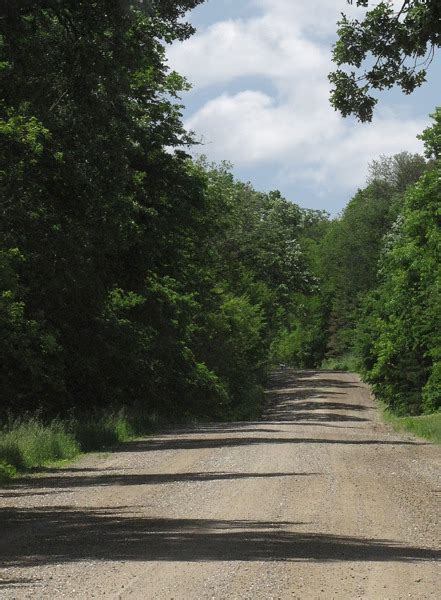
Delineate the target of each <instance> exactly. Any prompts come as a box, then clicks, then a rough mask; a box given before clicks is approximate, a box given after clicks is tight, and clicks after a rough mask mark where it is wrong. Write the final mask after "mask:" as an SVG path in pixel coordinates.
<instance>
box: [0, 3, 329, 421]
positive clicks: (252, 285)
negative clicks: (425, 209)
mask: <svg viewBox="0 0 441 600" xmlns="http://www.w3.org/2000/svg"><path fill="white" fill-rule="evenodd" d="M198 3H199V2H198V0H186V1H181V2H173V3H169V2H166V3H164V2H143V3H136V4H134V5H133V6H132V5H131V4H130V3H128V2H127V3H126V2H119V3H115V2H113V1H111V0H100V1H98V2H94V3H90V2H83V1H79V2H78V1H75V2H72V1H69V0H62V1H59V0H48V1H47V2H44V3H40V2H29V1H26V2H18V3H14V5H11V6H8V8H7V10H5V12H4V14H3V15H2V16H3V18H2V19H1V21H0V26H1V28H2V32H1V35H2V38H1V39H2V44H1V53H2V58H1V78H2V84H3V85H2V89H3V90H4V92H3V95H2V98H1V104H0V111H1V117H2V122H1V131H0V136H1V137H0V140H1V161H2V167H1V172H2V182H1V185H2V229H1V244H2V250H1V254H0V279H1V285H2V296H1V303H0V331H1V336H2V346H1V357H0V359H1V360H0V364H1V367H0V369H1V373H0V375H1V377H0V379H1V383H0V394H1V398H2V407H1V409H2V412H3V413H4V414H6V412H11V413H12V414H13V415H14V414H18V415H22V414H24V413H25V412H33V411H35V410H38V411H41V414H42V415H43V416H44V417H45V418H47V417H52V416H63V417H66V416H70V415H74V416H75V415H77V414H81V413H84V412H90V411H91V410H97V409H102V410H106V411H109V410H110V411H113V410H119V408H120V407H122V406H125V407H132V408H136V409H142V411H144V412H145V413H148V414H150V415H154V414H156V413H161V414H165V415H168V416H169V417H172V418H175V417H180V416H185V415H197V416H202V417H208V416H210V417H214V416H216V417H229V416H232V415H246V414H253V413H255V412H256V411H257V410H258V405H259V399H260V397H261V387H260V383H261V381H262V379H263V376H264V370H265V365H266V363H267V361H268V357H269V353H270V348H271V347H272V343H273V342H274V340H275V339H276V338H277V337H278V336H279V334H280V331H281V330H282V329H283V330H284V331H285V330H286V331H288V329H289V327H290V322H291V320H292V319H293V315H295V314H296V312H298V311H299V310H300V309H299V306H298V305H299V301H298V299H297V297H296V295H298V297H302V298H303V296H305V297H306V296H307V295H308V294H309V293H310V291H311V289H312V286H313V285H314V282H313V278H312V277H311V276H310V273H309V264H308V260H307V259H306V257H305V252H304V251H303V249H302V247H301V238H302V237H305V236H306V237H307V235H308V234H307V231H308V229H311V228H313V227H314V220H317V219H319V218H320V217H319V215H315V213H313V212H312V211H302V210H300V209H299V208H298V207H297V206H295V205H293V204H291V203H289V202H287V201H286V200H284V199H283V198H281V197H280V194H278V193H277V192H274V193H271V194H259V193H257V192H255V191H254V190H253V189H252V188H251V187H250V186H249V185H244V184H241V183H238V182H235V181H234V179H233V177H232V175H231V174H230V173H229V171H228V168H226V166H221V167H219V168H215V167H211V166H209V165H207V164H203V163H202V162H200V163H199V164H194V163H192V162H191V161H190V160H189V157H188V156H187V155H186V154H185V152H184V151H183V150H182V148H185V147H186V146H187V145H188V144H189V143H191V140H190V139H189V137H188V134H187V133H186V132H185V131H184V129H183V126H182V123H181V119H180V113H179V110H180V106H179V104H176V98H177V96H178V94H179V92H180V91H182V90H185V89H186V87H187V86H186V83H185V81H184V80H183V79H182V78H181V77H180V76H179V75H177V74H176V73H171V72H169V71H168V70H167V67H166V62H165V57H164V52H165V50H164V47H165V44H166V43H169V42H171V41H173V40H176V39H185V38H186V37H187V36H188V35H190V34H191V32H192V29H191V27H190V26H188V25H186V24H185V23H184V22H182V20H181V18H180V17H182V16H183V14H184V13H185V11H186V10H188V9H189V8H192V7H193V6H195V5H196V4H198ZM302 310H303V309H302Z"/></svg>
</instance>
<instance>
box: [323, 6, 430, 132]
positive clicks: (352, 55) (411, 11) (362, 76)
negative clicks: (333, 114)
mask: <svg viewBox="0 0 441 600" xmlns="http://www.w3.org/2000/svg"><path fill="white" fill-rule="evenodd" d="M348 3H349V4H353V3H355V4H356V5H357V6H359V7H365V8H367V9H368V10H367V11H366V14H365V15H364V18H363V20H361V21H360V20H358V19H349V18H347V17H346V16H345V15H343V17H342V20H341V21H340V22H339V29H338V36H339V39H338V41H337V43H336V44H335V47H334V57H333V58H334V62H335V63H336V65H337V66H338V67H342V66H343V65H348V66H349V67H350V68H352V69H355V70H351V71H349V72H348V71H346V70H343V69H341V68H338V69H337V70H336V71H335V72H333V73H331V74H330V76H329V79H330V81H331V83H332V84H333V85H334V89H333V90H332V94H331V102H332V104H333V105H334V107H335V108H336V109H337V110H339V111H340V112H341V113H342V114H343V116H347V115H349V114H354V115H356V116H357V117H358V118H359V119H360V120H361V121H370V120H371V119H372V114H373V109H374V107H375V104H376V103H377V100H376V99H375V98H374V97H373V96H372V95H371V94H370V91H371V90H372V89H376V90H384V89H389V88H391V87H392V86H394V85H398V86H399V87H400V88H401V89H402V90H403V92H404V93H406V94H410V93H411V92H413V91H414V90H415V88H417V87H418V86H420V85H421V84H422V83H423V82H424V81H425V78H426V69H427V66H428V65H429V64H430V62H431V60H432V58H433V54H434V51H435V49H436V48H438V47H439V46H440V45H441V3H440V2H439V0H401V3H400V7H399V8H396V7H395V6H394V3H393V2H388V1H382V2H379V3H378V4H377V3H374V2H370V1H369V0H355V1H354V0H348ZM363 65H367V67H366V68H364V70H363ZM360 69H361V72H360Z"/></svg>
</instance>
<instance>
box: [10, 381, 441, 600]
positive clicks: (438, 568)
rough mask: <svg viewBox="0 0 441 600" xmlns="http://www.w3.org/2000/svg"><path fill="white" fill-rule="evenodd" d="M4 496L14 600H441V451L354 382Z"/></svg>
mask: <svg viewBox="0 0 441 600" xmlns="http://www.w3.org/2000/svg"><path fill="white" fill-rule="evenodd" d="M267 398H268V410H267V412H266V415H265V417H264V418H263V419H262V420H261V421H256V422H251V423H229V424H209V425H202V426H197V427H194V428H189V429H179V430H177V431H176V430H174V431H171V432H165V433H163V434H161V435H158V436H156V437H153V438H149V439H146V440H142V441H137V442H132V443H128V444H126V445H124V446H123V447H121V448H120V449H119V450H117V451H116V452H114V453H112V454H111V455H89V456H86V457H84V458H83V459H82V460H81V461H79V462H78V463H76V464H74V465H73V466H71V467H68V468H65V469H54V470H52V471H51V472H49V473H45V474H42V475H40V476H37V477H32V478H28V479H23V480H21V481H18V482H16V483H15V484H14V485H12V486H9V487H7V488H2V489H0V531H1V538H0V563H1V565H2V569H1V577H0V598H5V599H6V598H7V599H11V598H17V599H19V598H41V599H58V598H85V599H89V598H100V597H107V598H115V599H116V598H134V599H137V598H139V599H153V598H155V599H156V598H157V599H168V600H170V599H174V600H180V599H190V600H193V599H194V600H199V599H216V600H219V599H224V598H228V599H249V600H255V599H263V598H265V599H276V598H281V599H285V598H289V599H296V598H297V599H302V600H303V599H310V598H311V599H316V598H317V599H324V600H328V599H339V598H348V599H356V598H369V599H394V600H396V599H408V598H414V599H416V600H424V599H427V598H430V599H433V600H440V599H441V564H440V563H441V526H440V521H441V519H440V516H441V510H440V500H441V450H440V448H439V447H436V446H433V445H431V444H428V443H424V442H422V441H418V440H416V439H415V438H412V437H410V436H405V435H398V434H396V433H393V432H392V431H391V430H390V429H389V428H388V427H387V426H385V425H383V424H382V423H381V422H380V420H379V417H378V415H377V413H376V410H375V409H374V407H373V403H372V398H371V396H370V393H369V389H368V388H367V387H366V386H365V385H364V384H362V383H361V382H360V381H359V379H358V378H357V377H356V376H355V375H352V374H348V373H336V372H327V371H326V372H323V371H322V372H317V371H301V372H299V371H290V370H286V371H283V372H280V373H277V374H275V375H274V378H273V385H272V387H271V389H270V390H268V392H267Z"/></svg>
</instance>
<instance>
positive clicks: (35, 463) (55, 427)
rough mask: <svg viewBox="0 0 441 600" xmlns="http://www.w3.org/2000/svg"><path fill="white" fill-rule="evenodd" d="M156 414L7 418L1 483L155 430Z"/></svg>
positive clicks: (1, 435) (1, 441)
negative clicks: (62, 418) (45, 418)
mask: <svg viewBox="0 0 441 600" xmlns="http://www.w3.org/2000/svg"><path fill="white" fill-rule="evenodd" d="M157 421H158V419H157V417H156V416H155V415H152V416H151V417H150V416H148V415H145V414H137V413H135V412H134V413H132V414H131V415H130V416H128V415H127V414H126V413H125V412H124V411H120V412H118V413H115V414H108V415H104V414H92V415H89V416H87V417H83V418H78V419H71V420H66V421H62V420H59V419H55V420H53V421H51V422H49V423H44V422H42V421H41V420H40V419H39V418H37V417H28V418H26V419H19V420H15V421H9V422H7V423H6V424H4V425H3V426H2V427H0V484H5V483H8V482H9V481H11V480H12V479H13V478H14V477H15V476H16V475H20V474H21V473H26V472H29V471H32V470H34V469H38V468H42V467H49V466H54V465H56V464H60V463H62V462H63V461H64V462H66V461H69V460H72V459H74V458H76V457H78V456H79V455H80V454H81V453H83V452H93V451H100V450H105V449H108V448H111V447H112V446H116V445H118V444H120V443H122V442H127V441H129V440H131V439H135V438H136V436H141V435H145V434H148V433H151V432H152V431H154V430H155V429H156V428H157V426H159V423H157Z"/></svg>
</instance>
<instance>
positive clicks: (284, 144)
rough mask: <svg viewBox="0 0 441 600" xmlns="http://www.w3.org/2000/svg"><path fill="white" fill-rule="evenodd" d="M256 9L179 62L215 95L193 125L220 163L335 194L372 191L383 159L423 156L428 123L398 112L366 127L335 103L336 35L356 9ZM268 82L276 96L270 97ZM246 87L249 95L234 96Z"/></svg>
mask: <svg viewBox="0 0 441 600" xmlns="http://www.w3.org/2000/svg"><path fill="white" fill-rule="evenodd" d="M252 1H253V3H254V5H255V7H256V8H257V9H259V11H258V13H256V14H255V15H254V16H253V17H250V18H248V19H237V20H225V21H221V22H217V23H215V24H214V25H212V26H210V27H207V28H205V29H202V30H201V31H200V32H198V33H197V34H196V35H195V36H194V37H193V38H191V39H190V40H188V41H187V42H185V43H184V44H181V45H177V46H174V47H172V49H171V51H170V54H169V58H170V63H171V65H172V67H173V68H176V69H177V70H178V71H179V72H181V73H183V74H184V75H186V76H187V77H188V78H189V79H190V81H191V82H193V83H194V84H195V94H197V93H198V92H200V91H201V90H202V89H203V88H205V91H204V95H205V96H206V95H207V94H208V93H209V90H210V89H213V97H212V98H211V99H209V100H208V101H206V102H205V104H204V105H203V106H202V107H201V108H199V109H198V110H197V111H195V112H194V113H193V114H191V115H190V117H189V118H188V122H187V125H188V127H189V128H191V129H192V130H194V131H195V132H196V133H197V135H199V136H201V137H202V138H203V140H204V141H205V142H206V143H207V147H206V148H205V149H204V150H205V152H206V153H207V154H208V155H209V156H210V157H211V158H214V159H228V160H231V161H232V162H233V163H234V164H236V165H237V166H239V167H241V166H245V167H253V166H255V167H256V168H260V167H261V166H262V165H267V164H268V165H273V166H274V167H275V168H276V169H277V170H278V172H279V174H280V178H281V180H282V181H289V180H294V178H295V179H296V180H303V183H305V182H306V183H307V184H308V185H310V186H311V187H315V188H316V189H318V188H320V189H322V190H323V189H333V190H334V191H335V190H336V189H340V190H344V189H349V188H353V187H354V186H357V185H363V181H364V177H365V174H366V170H367V164H368V163H369V162H370V161H371V160H372V159H373V158H376V157H378V156H379V155H380V154H393V153H396V152H400V151H402V150H409V151H417V150H419V149H420V148H421V146H420V143H419V142H418V141H417V140H416V139H415V136H416V134H417V133H418V132H420V131H421V130H422V129H423V128H424V126H425V125H426V122H423V121H422V120H418V119H412V118H410V117H406V116H405V115H403V114H399V111H398V109H396V108H394V107H390V108H389V109H388V111H387V112H384V111H383V115H382V116H381V115H377V118H376V120H375V121H374V123H373V124H370V125H362V124H359V123H355V122H354V121H353V120H344V119H342V118H341V117H340V115H338V114H337V113H336V112H335V111H334V110H333V109H332V108H331V107H330V105H329V91H330V89H329V84H328V80H327V74H328V72H329V71H330V70H331V69H332V63H331V49H330V45H331V42H330V34H332V33H334V32H335V22H336V21H337V19H338V18H339V15H340V12H341V11H342V10H344V11H345V12H346V13H348V12H350V11H354V7H352V8H351V7H349V6H348V5H347V4H346V3H345V2H344V0H326V1H325V2H324V1H323V0H309V1H308V2H305V1H304V0H252ZM244 78H246V79H244ZM250 78H251V82H253V78H255V79H254V81H255V83H254V85H253V84H250ZM262 79H264V80H266V81H267V82H268V83H269V84H270V86H269V87H270V89H271V90H272V92H271V95H269V93H268V91H265V92H263V91H262V89H260V88H261V87H262V86H261V82H262ZM241 80H243V82H244V88H243V90H242V91H240V92H239V93H237V92H235V93H233V92H231V91H229V90H230V89H231V88H230V86H231V85H232V84H233V83H234V86H235V89H237V87H238V86H239V88H240V84H241ZM219 87H221V88H223V89H224V91H223V92H222V93H220V94H219ZM253 87H254V89H253ZM267 87H268V86H266V87H265V88H264V89H265V90H266V89H267ZM214 90H216V91H214Z"/></svg>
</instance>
